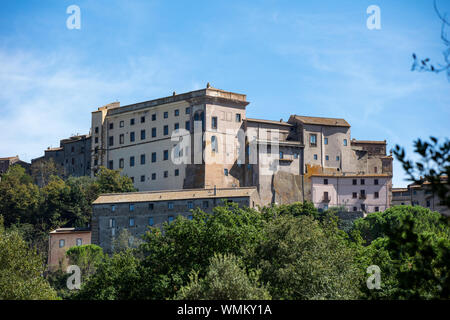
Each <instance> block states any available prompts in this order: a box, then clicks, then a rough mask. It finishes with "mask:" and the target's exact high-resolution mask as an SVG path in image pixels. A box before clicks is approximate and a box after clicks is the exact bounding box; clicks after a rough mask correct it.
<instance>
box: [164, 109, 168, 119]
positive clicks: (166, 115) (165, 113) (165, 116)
mask: <svg viewBox="0 0 450 320" xmlns="http://www.w3.org/2000/svg"><path fill="white" fill-rule="evenodd" d="M168 117H169V113H168V112H167V111H166V112H164V119H167V118H168Z"/></svg>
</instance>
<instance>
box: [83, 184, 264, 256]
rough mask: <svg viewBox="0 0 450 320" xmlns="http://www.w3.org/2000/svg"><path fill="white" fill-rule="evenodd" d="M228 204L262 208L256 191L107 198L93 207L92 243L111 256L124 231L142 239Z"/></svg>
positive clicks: (102, 197) (220, 190)
mask: <svg viewBox="0 0 450 320" xmlns="http://www.w3.org/2000/svg"><path fill="white" fill-rule="evenodd" d="M225 201H228V202H234V203H237V204H238V205H239V206H240V207H243V206H246V207H250V208H253V207H255V206H257V205H259V204H260V200H259V196H258V192H257V191H256V188H254V187H250V188H213V189H186V190H178V191H171V190H167V191H156V192H155V191H145V192H131V193H117V194H103V195H100V197H99V198H98V199H97V200H95V201H94V203H93V207H92V243H94V244H97V245H99V246H101V247H102V248H103V249H104V250H105V251H106V252H111V251H112V250H113V244H114V239H116V238H117V237H118V236H119V234H120V232H121V231H122V230H124V229H127V230H128V231H129V234H130V236H132V237H135V238H138V237H140V236H142V235H143V234H144V233H145V232H146V231H147V230H148V227H161V226H162V224H163V223H164V222H169V223H170V222H171V221H173V220H174V219H175V218H176V217H177V216H178V215H181V216H184V217H185V218H187V219H192V214H193V213H192V211H193V210H194V209H195V208H201V209H202V210H203V211H205V212H209V213H211V212H212V209H213V208H214V207H215V206H218V205H222V204H223V203H224V202H225Z"/></svg>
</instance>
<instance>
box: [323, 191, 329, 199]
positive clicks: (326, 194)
mask: <svg viewBox="0 0 450 320" xmlns="http://www.w3.org/2000/svg"><path fill="white" fill-rule="evenodd" d="M323 200H324V201H328V192H327V191H325V192H324V193H323Z"/></svg>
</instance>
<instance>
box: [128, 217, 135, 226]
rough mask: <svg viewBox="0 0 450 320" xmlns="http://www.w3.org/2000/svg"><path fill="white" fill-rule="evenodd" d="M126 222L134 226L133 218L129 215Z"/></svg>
mask: <svg viewBox="0 0 450 320" xmlns="http://www.w3.org/2000/svg"><path fill="white" fill-rule="evenodd" d="M128 224H129V226H130V227H134V218H133V217H130V219H129V220H128Z"/></svg>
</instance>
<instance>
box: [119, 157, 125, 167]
mask: <svg viewBox="0 0 450 320" xmlns="http://www.w3.org/2000/svg"><path fill="white" fill-rule="evenodd" d="M123 167H124V161H123V159H119V168H120V169H123Z"/></svg>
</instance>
